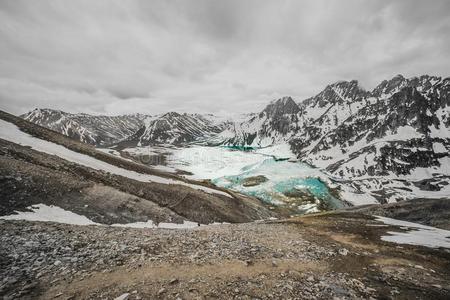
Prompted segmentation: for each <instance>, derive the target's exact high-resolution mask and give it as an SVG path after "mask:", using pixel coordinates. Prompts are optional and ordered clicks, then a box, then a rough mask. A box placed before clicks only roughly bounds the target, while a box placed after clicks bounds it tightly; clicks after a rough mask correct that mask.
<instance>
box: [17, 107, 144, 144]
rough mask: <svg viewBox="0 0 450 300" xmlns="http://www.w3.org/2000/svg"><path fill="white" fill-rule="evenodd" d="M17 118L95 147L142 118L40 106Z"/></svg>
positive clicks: (131, 128) (120, 134)
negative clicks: (84, 112) (65, 110)
mask: <svg viewBox="0 0 450 300" xmlns="http://www.w3.org/2000/svg"><path fill="white" fill-rule="evenodd" d="M21 117H22V118H24V119H25V120H27V121H30V122H33V123H35V124H38V125H41V126H43V127H47V128H49V129H52V130H54V131H56V132H59V133H62V134H64V135H67V136H69V137H71V138H74V139H76V140H79V141H81V142H84V143H87V144H92V145H97V146H105V145H111V144H114V143H117V142H119V141H121V140H123V139H125V138H127V137H129V136H130V135H132V134H134V133H135V132H136V131H137V130H138V129H139V128H141V127H142V126H143V124H144V123H143V121H144V119H145V118H146V116H144V115H141V114H133V115H122V116H93V115H88V114H83V113H81V114H71V113H67V112H63V111H60V110H53V109H40V108H36V109H35V110H32V111H30V112H28V113H26V114H24V115H22V116H21Z"/></svg>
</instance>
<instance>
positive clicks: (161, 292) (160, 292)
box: [158, 288, 166, 296]
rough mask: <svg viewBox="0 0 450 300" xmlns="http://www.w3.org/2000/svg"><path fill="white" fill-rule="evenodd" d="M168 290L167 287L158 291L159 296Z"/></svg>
mask: <svg viewBox="0 0 450 300" xmlns="http://www.w3.org/2000/svg"><path fill="white" fill-rule="evenodd" d="M165 292H166V289H165V288H161V289H160V290H159V291H158V296H161V295H162V294H164V293H165Z"/></svg>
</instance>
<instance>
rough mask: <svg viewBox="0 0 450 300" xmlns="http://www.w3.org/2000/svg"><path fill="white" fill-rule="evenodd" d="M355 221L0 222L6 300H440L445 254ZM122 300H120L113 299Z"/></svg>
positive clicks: (356, 217) (444, 294)
mask: <svg viewBox="0 0 450 300" xmlns="http://www.w3.org/2000/svg"><path fill="white" fill-rule="evenodd" d="M388 230H389V231H392V230H393V231H405V229H400V228H398V227H396V226H388V225H383V224H382V223H381V222H379V221H376V220H374V218H373V217H369V216H366V215H362V214H358V213H342V212H341V213H328V214H322V215H315V216H305V217H300V218H292V219H289V220H280V221H265V222H257V223H247V224H230V225H211V226H206V227H203V226H202V227H198V228H195V229H186V230H163V229H131V228H113V227H105V226H74V225H65V224H57V223H43V222H26V221H3V220H0V274H1V276H0V277H1V278H2V280H1V282H0V294H1V295H4V299H14V298H22V299H115V298H117V297H119V298H117V299H355V298H358V299H448V298H449V297H450V285H449V282H450V250H448V249H443V248H441V249H432V248H425V247H422V246H411V245H399V244H395V243H391V242H384V241H382V240H380V237H381V236H382V235H386V234H387V233H386V232H387V231H388ZM120 297H121V298H120Z"/></svg>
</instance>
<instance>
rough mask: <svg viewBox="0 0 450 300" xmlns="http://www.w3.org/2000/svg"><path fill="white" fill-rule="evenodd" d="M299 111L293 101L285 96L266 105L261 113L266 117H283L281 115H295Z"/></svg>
mask: <svg viewBox="0 0 450 300" xmlns="http://www.w3.org/2000/svg"><path fill="white" fill-rule="evenodd" d="M299 111H300V108H299V106H298V105H297V103H295V101H294V99H292V97H290V96H285V97H282V98H279V99H277V100H273V101H271V102H270V104H269V105H267V106H266V107H265V108H264V110H263V111H262V113H264V112H265V113H267V114H268V115H271V116H273V115H283V114H296V113H298V112H299Z"/></svg>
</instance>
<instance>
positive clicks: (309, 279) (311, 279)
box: [306, 276, 314, 282]
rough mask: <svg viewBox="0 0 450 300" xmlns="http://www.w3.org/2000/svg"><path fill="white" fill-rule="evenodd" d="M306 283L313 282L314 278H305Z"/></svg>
mask: <svg viewBox="0 0 450 300" xmlns="http://www.w3.org/2000/svg"><path fill="white" fill-rule="evenodd" d="M306 281H309V282H313V281H314V277H313V276H309V277H308V278H306Z"/></svg>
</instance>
